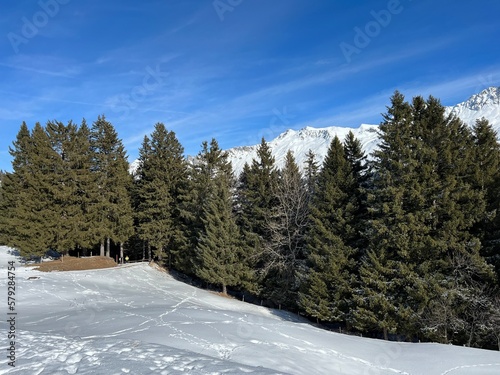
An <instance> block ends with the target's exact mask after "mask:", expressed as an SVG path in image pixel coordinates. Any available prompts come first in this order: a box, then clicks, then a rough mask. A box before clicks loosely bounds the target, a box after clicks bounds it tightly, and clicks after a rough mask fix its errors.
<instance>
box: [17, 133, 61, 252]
mask: <svg viewBox="0 0 500 375" xmlns="http://www.w3.org/2000/svg"><path fill="white" fill-rule="evenodd" d="M26 129H27V127H25V125H24V124H23V126H22V127H21V130H20V133H19V134H18V139H17V141H18V143H17V145H16V146H17V147H18V148H17V147H16V149H15V150H12V152H11V154H13V156H14V161H13V166H14V168H15V169H14V173H13V176H12V177H13V180H12V182H14V181H15V182H17V183H16V184H15V185H13V186H12V187H15V188H18V189H19V190H17V191H16V192H15V197H14V201H13V202H12V203H13V207H12V211H11V214H10V220H9V224H10V228H12V230H11V231H10V233H9V235H10V239H11V241H9V242H8V244H9V245H10V246H12V247H14V248H17V249H18V250H19V251H20V252H21V255H22V256H29V255H34V256H41V255H43V254H44V253H45V252H46V251H47V250H48V249H50V248H51V247H52V246H53V245H54V241H55V236H56V233H55V232H54V230H53V224H54V223H55V222H57V219H58V218H57V215H56V213H55V212H54V210H53V209H52V197H51V194H52V193H53V189H52V178H53V175H52V173H51V172H52V171H51V168H52V162H51V160H52V159H53V158H54V154H53V150H52V148H51V145H50V140H49V137H48V136H47V133H46V132H45V130H44V128H43V127H42V126H41V125H40V124H39V123H37V124H36V125H35V127H34V128H33V130H32V132H31V135H30V137H29V140H28V138H27V135H26V133H25V131H26Z"/></svg>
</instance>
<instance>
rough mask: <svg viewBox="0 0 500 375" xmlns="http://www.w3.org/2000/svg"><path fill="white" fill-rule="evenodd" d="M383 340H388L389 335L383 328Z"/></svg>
mask: <svg viewBox="0 0 500 375" xmlns="http://www.w3.org/2000/svg"><path fill="white" fill-rule="evenodd" d="M384 340H386V341H387V340H389V335H388V333H387V327H384Z"/></svg>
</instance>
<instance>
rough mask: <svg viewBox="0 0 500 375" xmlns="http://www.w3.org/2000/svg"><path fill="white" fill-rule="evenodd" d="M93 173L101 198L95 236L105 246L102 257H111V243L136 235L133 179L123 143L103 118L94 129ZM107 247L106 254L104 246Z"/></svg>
mask: <svg viewBox="0 0 500 375" xmlns="http://www.w3.org/2000/svg"><path fill="white" fill-rule="evenodd" d="M91 147H92V151H93V160H92V172H93V173H95V176H96V180H97V186H98V196H97V202H96V205H95V207H94V208H93V209H94V210H95V211H94V215H95V218H96V219H95V220H96V222H97V223H98V226H97V227H96V233H95V236H96V237H97V238H99V241H100V244H101V250H100V253H101V256H104V255H106V256H110V248H109V241H110V240H113V241H114V242H117V243H123V242H125V241H127V240H128V239H129V238H130V237H131V236H132V234H133V216H132V206H131V198H130V194H129V192H130V190H131V186H132V177H131V175H130V174H129V173H128V162H127V156H126V153H125V149H124V147H123V144H122V141H121V140H120V139H119V138H118V134H117V133H116V131H115V129H114V127H113V125H112V124H111V123H110V122H108V121H106V119H105V118H104V116H99V117H98V118H97V121H95V122H94V123H93V125H92V129H91ZM105 243H106V244H107V247H106V252H104V244H105Z"/></svg>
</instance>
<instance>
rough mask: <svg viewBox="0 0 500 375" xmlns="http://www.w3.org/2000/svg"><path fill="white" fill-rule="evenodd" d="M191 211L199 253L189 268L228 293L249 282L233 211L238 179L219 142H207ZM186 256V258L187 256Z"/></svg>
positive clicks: (195, 179) (199, 162)
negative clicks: (246, 280)
mask: <svg viewBox="0 0 500 375" xmlns="http://www.w3.org/2000/svg"><path fill="white" fill-rule="evenodd" d="M191 187H192V189H191V193H192V194H191V195H190V199H191V200H190V201H187V202H188V204H189V205H188V206H187V207H188V208H189V213H190V216H189V218H190V221H191V225H190V228H191V239H192V241H193V244H194V245H195V247H194V249H195V252H194V253H192V258H191V259H189V264H190V265H191V267H192V269H193V270H194V272H195V274H196V275H197V276H198V277H200V278H202V279H203V280H205V281H207V282H209V283H212V284H218V285H220V286H221V287H222V292H223V293H224V294H226V293H227V287H228V286H236V285H241V284H243V283H244V281H245V279H247V275H246V272H245V259H244V258H243V252H242V246H241V239H240V234H239V228H238V226H237V225H236V218H235V215H234V207H233V204H234V202H233V189H234V178H233V173H232V168H231V163H230V162H229V161H228V156H227V153H226V152H224V151H222V150H221V149H220V148H219V145H218V143H217V141H216V140H215V139H212V141H211V142H210V146H209V145H208V143H207V142H203V144H202V150H201V151H200V153H199V154H198V157H197V160H196V164H195V165H194V168H193V173H192V177H191ZM187 254H188V253H186V254H185V255H187Z"/></svg>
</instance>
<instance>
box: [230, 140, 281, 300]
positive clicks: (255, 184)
mask: <svg viewBox="0 0 500 375" xmlns="http://www.w3.org/2000/svg"><path fill="white" fill-rule="evenodd" d="M277 181H278V171H277V169H276V167H275V159H274V157H273V156H272V153H271V149H270V147H269V145H268V144H267V143H266V141H265V139H264V138H262V141H261V144H260V146H259V148H258V149H257V158H256V159H253V160H252V165H251V166H249V167H246V169H244V171H243V174H242V176H241V178H240V184H239V186H238V192H237V195H238V202H239V206H240V207H239V212H240V215H239V218H238V222H239V223H240V224H241V229H242V232H243V236H244V242H245V247H246V252H247V253H248V254H250V256H249V261H250V264H249V266H250V267H251V268H252V269H253V270H254V271H255V273H254V274H255V276H256V280H255V283H254V285H252V287H251V289H252V290H253V291H255V292H257V291H258V290H259V289H261V290H262V287H263V285H262V278H260V279H259V277H258V276H262V275H263V272H264V267H265V266H264V263H265V261H264V253H265V248H266V246H267V245H268V244H269V242H270V241H271V233H270V231H269V226H268V225H267V222H268V219H269V215H270V214H271V211H272V210H273V208H274V207H276V205H277V201H276V197H275V196H274V195H273V194H272V192H273V191H275V187H276V184H277Z"/></svg>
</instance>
